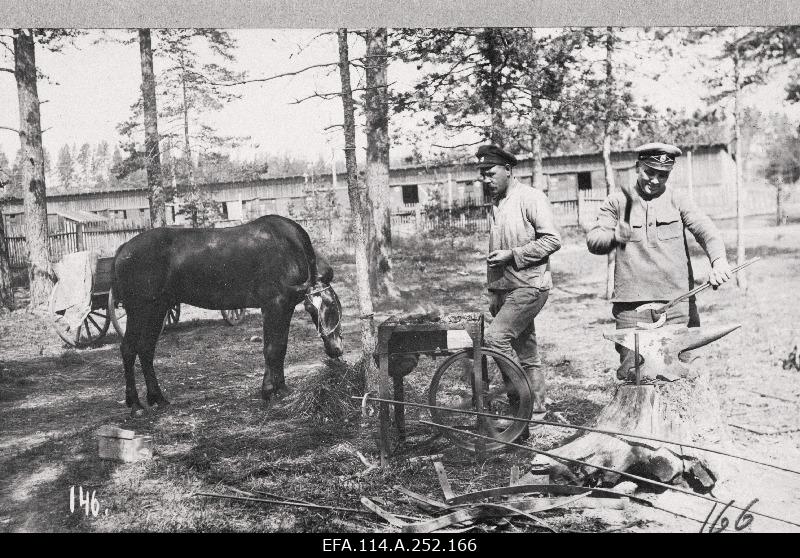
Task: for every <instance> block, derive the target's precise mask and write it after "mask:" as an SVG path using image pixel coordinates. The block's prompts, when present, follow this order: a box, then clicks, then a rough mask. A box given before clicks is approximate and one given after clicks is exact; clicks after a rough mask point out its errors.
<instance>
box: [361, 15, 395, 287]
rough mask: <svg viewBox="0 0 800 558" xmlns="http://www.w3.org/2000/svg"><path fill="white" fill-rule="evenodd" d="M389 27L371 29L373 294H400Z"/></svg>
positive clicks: (367, 100)
mask: <svg viewBox="0 0 800 558" xmlns="http://www.w3.org/2000/svg"><path fill="white" fill-rule="evenodd" d="M386 56H387V54H386V28H385V27H381V28H378V29H368V30H367V61H366V63H365V70H366V72H365V73H366V91H365V92H364V105H365V107H364V108H365V113H366V119H367V168H366V184H367V207H368V209H369V215H370V219H369V220H368V221H367V223H366V228H367V230H368V231H369V232H370V234H369V235H368V239H369V241H368V246H367V255H368V259H369V267H370V270H371V271H372V273H371V274H370V288H371V289H372V293H373V295H376V296H377V295H380V294H384V293H385V294H386V295H388V296H389V297H392V298H397V297H399V296H400V291H399V290H398V288H397V286H396V285H395V283H394V277H393V275H392V258H391V246H392V219H391V212H390V207H389V205H390V204H389V90H388V86H387V84H386V70H387V58H386Z"/></svg>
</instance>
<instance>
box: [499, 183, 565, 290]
mask: <svg viewBox="0 0 800 558" xmlns="http://www.w3.org/2000/svg"><path fill="white" fill-rule="evenodd" d="M489 220H490V222H491V232H490V233H489V253H491V252H493V251H494V250H511V251H512V253H513V254H514V257H513V259H512V260H511V261H509V262H508V263H507V264H506V265H503V266H497V267H488V266H487V271H486V285H487V288H488V289H489V290H490V291H503V290H511V289H516V288H519V287H536V288H538V289H542V290H547V289H550V288H551V287H552V286H553V281H552V278H551V276H550V266H549V261H550V260H549V257H550V254H552V253H553V252H555V251H556V250H558V249H559V248H560V247H561V236H560V235H559V234H558V229H556V226H555V222H554V220H553V210H552V208H551V206H550V201H549V200H548V199H547V196H545V195H544V193H543V192H542V191H541V190H537V189H535V188H532V187H530V186H527V185H525V184H522V183H520V182H519V181H518V180H516V179H513V178H512V179H511V181H510V183H509V185H508V190H506V195H505V197H504V198H503V199H501V200H500V201H499V202H498V204H497V205H496V206H492V211H491V214H490V216H489Z"/></svg>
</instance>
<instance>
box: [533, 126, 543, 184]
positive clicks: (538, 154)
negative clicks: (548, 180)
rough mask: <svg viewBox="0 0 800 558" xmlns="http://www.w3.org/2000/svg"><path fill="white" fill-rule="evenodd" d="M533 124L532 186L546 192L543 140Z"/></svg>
mask: <svg viewBox="0 0 800 558" xmlns="http://www.w3.org/2000/svg"><path fill="white" fill-rule="evenodd" d="M534 127H535V126H534V124H533V122H532V123H531V186H533V187H534V188H538V189H539V190H546V189H547V188H546V186H547V184H545V178H544V164H543V161H542V138H541V136H540V135H539V132H538V130H535V129H534Z"/></svg>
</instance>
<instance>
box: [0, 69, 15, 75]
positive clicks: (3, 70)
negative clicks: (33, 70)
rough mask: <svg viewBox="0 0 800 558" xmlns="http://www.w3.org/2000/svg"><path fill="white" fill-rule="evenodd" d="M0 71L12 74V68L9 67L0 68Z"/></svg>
mask: <svg viewBox="0 0 800 558" xmlns="http://www.w3.org/2000/svg"><path fill="white" fill-rule="evenodd" d="M0 72H8V73H9V74H13V73H14V70H12V69H11V68H0Z"/></svg>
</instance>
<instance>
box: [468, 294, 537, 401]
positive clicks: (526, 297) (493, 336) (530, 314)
mask: <svg viewBox="0 0 800 558" xmlns="http://www.w3.org/2000/svg"><path fill="white" fill-rule="evenodd" d="M549 294H550V291H543V290H541V289H537V288H534V287H523V288H518V289H514V290H512V291H492V292H491V293H490V297H491V298H492V299H493V300H492V302H491V304H490V307H489V310H490V312H491V313H492V315H493V316H494V320H493V321H492V323H491V324H489V326H488V327H487V328H486V330H485V331H484V336H483V343H484V345H485V346H486V347H488V348H490V349H495V350H497V351H500V352H501V353H503V354H504V355H506V356H508V357H509V358H511V359H512V360H514V361H516V362H517V363H518V364H519V365H520V366H521V367H522V369H523V370H524V371H525V373H526V374H527V375H528V380H529V381H530V383H531V388H532V389H533V410H534V412H543V411H544V410H545V407H544V398H545V380H544V370H543V368H542V361H541V359H540V357H539V347H538V345H537V343H536V326H535V325H534V318H536V316H537V315H538V314H539V312H540V311H541V309H542V307H543V306H544V304H545V302H547V296H548V295H549ZM501 369H502V367H501Z"/></svg>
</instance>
